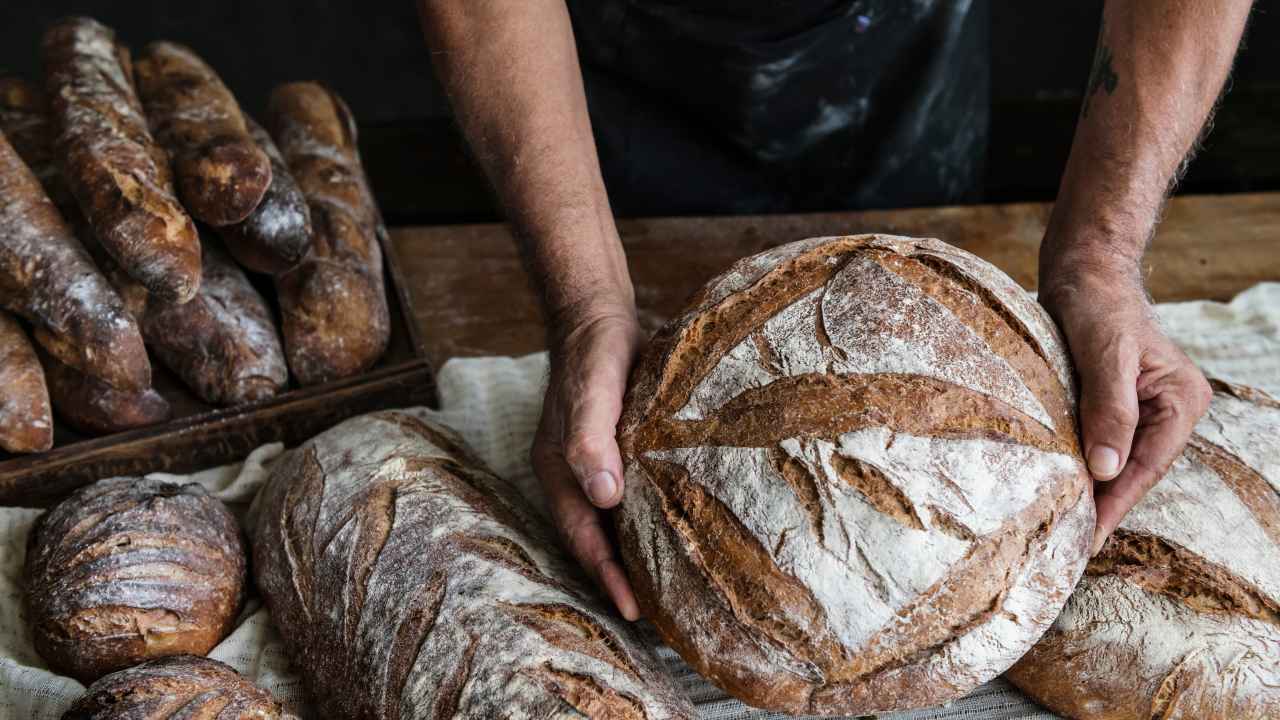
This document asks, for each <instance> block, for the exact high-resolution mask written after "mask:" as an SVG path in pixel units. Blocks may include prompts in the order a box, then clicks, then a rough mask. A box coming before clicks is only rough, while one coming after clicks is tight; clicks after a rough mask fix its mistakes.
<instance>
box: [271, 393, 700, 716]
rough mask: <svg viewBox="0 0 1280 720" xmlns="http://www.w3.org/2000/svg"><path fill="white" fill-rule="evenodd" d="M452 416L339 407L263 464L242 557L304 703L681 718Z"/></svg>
mask: <svg viewBox="0 0 1280 720" xmlns="http://www.w3.org/2000/svg"><path fill="white" fill-rule="evenodd" d="M516 498H518V494H517V493H516V491H515V489H514V487H512V486H510V485H509V484H507V483H505V482H504V481H502V480H500V479H499V478H498V477H497V476H495V475H493V474H492V473H491V472H489V471H488V470H486V469H485V468H484V466H483V465H482V464H481V463H480V462H479V461H478V460H477V459H476V458H475V457H474V456H473V455H472V454H471V452H470V450H468V449H467V448H466V447H465V446H464V445H463V444H462V442H461V440H459V439H458V437H457V436H456V435H454V434H453V433H452V432H450V431H449V430H447V429H445V428H443V427H441V426H439V425H435V424H432V423H430V422H428V421H425V420H422V419H419V418H418V417H416V416H414V415H411V414H408V413H402V412H381V413H375V414H372V415H366V416H363V417H359V418H354V419H352V420H348V421H346V422H344V423H341V424H340V425H337V426H336V427H334V428H333V429H331V430H329V431H328V432H325V433H323V434H321V435H319V436H317V437H316V438H314V439H312V440H311V441H309V442H307V443H305V444H303V445H302V446H301V447H300V448H298V449H297V450H295V451H294V452H293V453H291V454H290V455H289V456H288V457H287V458H286V459H284V460H281V461H280V462H279V463H278V464H277V465H276V467H275V468H273V470H272V473H271V477H270V479H269V480H268V482H267V485H266V486H265V487H264V488H263V490H262V491H261V493H260V494H259V496H258V499H257V500H256V501H255V507H254V510H253V512H254V513H255V514H256V517H257V521H256V526H255V530H254V537H253V549H254V573H255V577H256V579H257V584H258V588H259V589H260V590H261V592H262V594H263V596H264V597H265V599H266V601H267V604H268V606H269V607H270V609H271V616H272V618H273V619H274V620H275V623H276V625H277V627H279V628H280V630H281V635H282V636H283V637H284V640H285V644H286V645H287V646H288V648H289V652H290V655H291V657H292V659H293V661H294V663H295V664H296V665H297V666H298V667H299V668H300V669H301V670H302V674H303V677H304V678H305V680H306V682H307V688H308V690H309V691H310V694H311V696H312V699H313V701H314V706H315V708H316V710H317V712H318V713H319V715H318V716H319V717H326V718H345V719H348V720H355V719H357V718H361V719H363V718H381V719H382V720H427V719H428V718H432V719H434V718H458V719H463V718H473V719H474V720H487V719H488V718H498V717H509V718H557V719H563V720H569V719H570V718H583V717H590V718H619V719H621V718H626V719H628V720H658V719H659V718H684V719H688V720H691V719H692V718H693V711H692V709H691V708H690V707H689V705H688V704H687V703H686V702H685V701H684V700H683V699H682V698H681V697H680V696H679V694H678V692H677V690H676V689H675V688H674V686H673V685H672V683H671V682H670V680H669V679H668V678H667V677H666V676H665V675H663V674H662V672H661V671H660V670H659V668H658V665H657V663H656V661H655V659H654V658H653V657H652V656H651V655H650V654H649V652H648V651H647V650H646V649H645V648H644V647H643V646H642V645H641V644H640V643H639V642H638V640H637V639H636V638H635V637H634V636H633V635H632V634H631V632H630V630H629V629H628V628H627V627H626V625H625V623H623V622H621V621H619V620H617V619H615V618H614V617H613V616H611V615H610V614H609V613H608V612H607V611H606V610H605V609H604V608H603V606H602V605H601V603H600V601H599V600H597V599H595V598H594V597H593V595H592V594H591V593H590V592H589V591H588V590H587V589H586V585H585V583H584V582H583V580H582V579H581V578H580V577H579V576H578V575H577V573H576V571H575V570H574V569H571V567H570V566H569V565H568V564H567V563H566V561H565V560H564V559H563V558H562V557H561V556H560V555H559V554H558V553H556V552H555V550H554V548H555V547H556V543H555V538H554V535H553V533H552V530H551V529H550V528H549V527H548V526H546V524H545V523H544V522H543V521H541V520H540V519H536V518H535V517H534V516H532V515H530V514H529V513H528V512H527V511H526V510H525V509H524V508H522V507H521V506H520V505H519V504H518V503H517V502H515V500H516Z"/></svg>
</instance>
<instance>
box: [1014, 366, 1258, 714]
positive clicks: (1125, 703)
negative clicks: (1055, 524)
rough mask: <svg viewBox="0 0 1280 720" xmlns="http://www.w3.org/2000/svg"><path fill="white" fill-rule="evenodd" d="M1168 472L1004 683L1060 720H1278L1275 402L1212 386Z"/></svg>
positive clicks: (1230, 387)
mask: <svg viewBox="0 0 1280 720" xmlns="http://www.w3.org/2000/svg"><path fill="white" fill-rule="evenodd" d="M1213 385H1214V391H1215V392H1214V396H1213V402H1212V403H1211V404H1210V405H1209V411H1208V413H1207V414H1206V415H1205V417H1204V418H1203V419H1201V421H1200V424H1199V425H1197V426H1196V431H1195V434H1194V435H1193V436H1192V438H1191V442H1190V443H1189V444H1188V445H1187V449H1186V450H1185V451H1183V453H1182V456H1181V457H1180V458H1179V459H1178V460H1177V461H1176V462H1175V463H1174V464H1173V467H1172V468H1171V469H1170V470H1169V473H1168V474H1167V475H1166V476H1165V477H1164V479H1163V480H1161V481H1160V483H1159V484H1158V485H1156V486H1155V488H1153V489H1152V490H1151V492H1149V493H1147V495H1146V497H1145V498H1143V500H1142V502H1140V503H1138V505H1137V506H1136V507H1135V508H1134V509H1133V510H1132V511H1130V512H1129V514H1128V515H1126V516H1125V519H1124V521H1123V522H1122V523H1121V524H1120V527H1119V529H1117V530H1116V532H1115V534H1114V535H1112V536H1111V538H1110V539H1109V540H1108V541H1107V543H1106V545H1104V546H1103V548H1102V551H1101V552H1100V553H1098V555H1097V556H1096V557H1095V558H1093V560H1091V561H1090V562H1089V566H1088V569H1087V570H1086V572H1085V577H1084V580H1082V581H1081V583H1080V586H1079V588H1077V590H1076V592H1075V594H1074V595H1072V596H1071V600H1070V601H1069V602H1068V603H1067V607H1066V609H1065V610H1064V611H1063V612H1062V615H1061V616H1059V617H1058V619H1057V621H1056V622H1055V623H1054V624H1053V627H1052V628H1051V629H1050V630H1049V632H1048V633H1047V634H1046V635H1045V637H1044V638H1043V639H1042V640H1041V641H1040V642H1039V644H1037V645H1036V646H1035V647H1034V648H1033V649H1032V650H1031V652H1029V653H1028V654H1027V655H1026V657H1024V658H1023V659H1022V660H1020V661H1019V662H1018V664H1017V665H1015V666H1014V667H1013V668H1012V669H1011V670H1010V671H1009V677H1010V679H1012V680H1013V681H1014V682H1015V683H1016V684H1017V685H1018V686H1019V687H1021V688H1022V689H1023V690H1024V691H1026V692H1027V694H1029V695H1031V696H1032V697H1033V698H1035V699H1036V700H1037V701H1039V702H1040V703H1042V704H1044V705H1045V706H1047V707H1049V708H1051V709H1053V710H1054V711H1056V712H1058V713H1061V714H1063V715H1065V716H1066V717H1070V718H1080V719H1084V718H1090V719H1092V718H1106V720H1149V719H1151V718H1160V720H1175V719H1185V720H1192V719H1194V720H1275V718H1280V402H1277V401H1276V400H1275V399H1273V398H1271V397H1269V396H1267V395H1266V394H1265V393H1262V392H1260V391H1257V390H1252V389H1249V388H1244V387H1240V386H1237V385H1229V384H1226V383H1222V382H1214V383H1213Z"/></svg>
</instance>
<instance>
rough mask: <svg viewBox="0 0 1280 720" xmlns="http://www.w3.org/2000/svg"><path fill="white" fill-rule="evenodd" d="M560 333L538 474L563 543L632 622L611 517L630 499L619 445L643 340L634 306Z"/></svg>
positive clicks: (592, 313) (577, 318)
mask: <svg viewBox="0 0 1280 720" xmlns="http://www.w3.org/2000/svg"><path fill="white" fill-rule="evenodd" d="M554 325H555V326H556V327H555V328H554V329H553V332H552V349H551V377H550V381H549V383H548V385H547V394H546V397H545V398H544V399H543V403H542V420H541V422H540V423H539V425H538V432H537V434H536V435H535V436H534V440H533V449H532V452H531V459H532V461H533V470H534V472H535V473H536V474H537V476H538V479H539V481H541V483H542V486H543V489H544V490H545V491H546V493H547V498H548V500H549V501H550V505H551V513H552V516H553V517H554V519H555V523H556V526H557V528H558V529H559V531H560V536H561V539H562V540H563V541H564V544H565V546H566V547H567V548H568V549H569V552H571V553H572V554H573V556H574V558H576V559H577V561H578V562H579V563H580V564H581V565H582V567H583V568H584V569H586V571H587V572H588V573H589V574H590V575H591V577H592V578H593V579H594V580H595V581H596V583H597V584H598V585H599V586H600V587H601V588H602V589H603V590H604V591H605V592H606V593H608V595H609V597H610V598H611V599H612V600H613V603H614V605H616V606H617V608H618V612H620V613H622V616H623V617H625V618H626V619H628V620H636V619H637V618H639V617H640V609H639V607H638V606H637V605H636V599H635V594H634V593H633V592H632V591H631V585H630V583H628V582H627V576H626V573H625V572H623V570H622V566H621V565H620V564H619V563H618V557H617V554H616V552H615V551H614V548H613V546H612V544H611V543H610V541H609V537H608V535H607V534H606V533H605V526H604V522H606V518H605V514H604V513H603V512H602V509H607V508H611V507H613V506H615V505H617V504H618V502H619V501H620V500H621V499H622V483H623V475H622V458H621V456H620V455H619V453H618V443H617V440H616V434H617V425H618V418H619V416H620V415H621V414H622V396H623V394H624V393H625V392H626V388H627V376H628V375H629V374H630V372H631V365H632V363H633V362H634V361H635V356H636V353H637V351H638V350H639V347H640V343H641V339H642V333H641V330H640V325H639V324H638V323H637V322H636V311H635V306H634V304H632V303H611V304H604V305H597V306H594V307H592V308H590V309H585V310H581V311H574V312H570V313H566V314H563V315H562V316H561V317H560V318H558V319H557V320H556V321H555V323H554Z"/></svg>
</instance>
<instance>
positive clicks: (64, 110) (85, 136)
mask: <svg viewBox="0 0 1280 720" xmlns="http://www.w3.org/2000/svg"><path fill="white" fill-rule="evenodd" d="M42 47H43V60H44V67H45V81H46V88H45V89H46V91H47V93H48V97H49V104H50V111H51V112H50V117H51V118H52V119H53V125H54V127H55V137H54V149H55V155H56V157H57V160H58V163H59V167H60V169H61V171H62V176H63V178H64V179H65V181H66V183H67V186H68V187H69V188H70V189H71V194H72V195H74V196H75V198H76V201H77V202H78V203H79V206H80V209H81V210H82V211H83V213H84V216H85V218H86V219H87V220H88V221H89V224H90V225H91V226H92V227H93V231H94V235H95V236H96V237H97V238H98V240H99V242H101V243H102V245H103V247H105V248H106V250H107V252H109V253H110V254H111V256H112V257H114V258H115V259H116V260H117V261H118V262H119V263H120V266H121V267H122V268H124V270H125V271H126V272H128V273H129V274H130V275H132V276H133V277H134V278H136V279H137V280H138V282H141V283H142V284H143V285H144V286H146V288H147V290H148V291H150V292H152V293H154V294H155V295H156V296H158V297H161V298H163V299H164V300H166V301H169V302H177V303H182V302H186V301H187V300H190V299H191V298H192V297H193V296H194V295H195V292H196V289H197V288H198V287H199V285H200V239H199V237H198V236H197V234H196V227H195V223H193V222H192V221H191V218H190V217H189V216H188V215H187V213H186V210H184V209H183V207H182V205H181V204H179V202H178V198H177V197H176V196H175V195H174V189H173V173H172V170H171V169H170V167H169V156H168V154H167V153H166V152H165V151H164V149H163V148H161V147H160V145H159V144H157V143H156V141H155V140H154V139H153V138H152V137H151V133H150V132H149V131H148V129H147V120H146V118H145V117H144V115H143V111H142V104H141V103H140V102H139V101H138V96H137V93H136V92H135V90H134V86H133V65H132V61H131V59H130V54H129V49H128V48H127V47H125V46H124V45H122V44H120V43H119V42H117V40H116V36H115V32H114V31H112V30H111V29H110V28H108V27H106V26H105V25H102V24H101V23H99V22H97V21H95V20H92V19H89V18H83V17H72V18H67V19H65V20H62V21H60V22H58V23H57V24H55V25H53V26H52V27H50V28H49V30H48V31H47V32H46V33H45V35H44V40H43V44H42Z"/></svg>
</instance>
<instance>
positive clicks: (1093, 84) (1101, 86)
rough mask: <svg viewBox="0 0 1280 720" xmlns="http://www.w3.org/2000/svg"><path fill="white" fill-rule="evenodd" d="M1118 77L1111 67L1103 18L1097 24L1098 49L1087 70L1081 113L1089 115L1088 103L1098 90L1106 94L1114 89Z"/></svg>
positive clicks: (1105, 25) (1118, 79)
mask: <svg viewBox="0 0 1280 720" xmlns="http://www.w3.org/2000/svg"><path fill="white" fill-rule="evenodd" d="M1119 82H1120V78H1119V76H1117V75H1116V71H1115V70H1113V69H1112V68H1111V48H1110V47H1108V46H1107V22H1106V20H1105V19H1104V20H1103V21H1102V22H1101V23H1099V26H1098V49H1097V50H1096V51H1095V52H1094V54H1093V69H1092V70H1091V71H1090V72H1089V86H1088V87H1087V88H1086V89H1085V92H1084V109H1083V110H1082V111H1081V114H1082V115H1083V116H1084V117H1089V103H1090V102H1091V101H1092V100H1093V96H1094V95H1097V94H1098V91H1099V90H1105V91H1106V93H1107V94H1108V95H1110V94H1112V93H1114V92H1115V91H1116V85H1117V84H1119Z"/></svg>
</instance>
